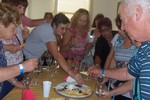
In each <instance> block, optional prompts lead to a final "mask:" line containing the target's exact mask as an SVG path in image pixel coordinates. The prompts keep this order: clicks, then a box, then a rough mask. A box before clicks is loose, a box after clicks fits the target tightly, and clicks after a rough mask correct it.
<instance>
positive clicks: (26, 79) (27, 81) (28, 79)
mask: <svg viewBox="0 0 150 100" xmlns="http://www.w3.org/2000/svg"><path fill="white" fill-rule="evenodd" d="M23 83H24V87H25V89H29V86H30V83H31V78H30V77H26V78H25V79H24V80H23Z"/></svg>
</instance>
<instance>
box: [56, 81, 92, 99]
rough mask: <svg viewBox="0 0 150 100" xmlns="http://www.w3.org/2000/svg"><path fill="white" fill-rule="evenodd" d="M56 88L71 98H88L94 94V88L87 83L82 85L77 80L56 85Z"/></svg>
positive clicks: (59, 92)
mask: <svg viewBox="0 0 150 100" xmlns="http://www.w3.org/2000/svg"><path fill="white" fill-rule="evenodd" d="M55 90H56V92H57V93H58V94H60V95H62V96H65V97H69V98H86V97H89V96H91V95H92V94H93V91H92V89H91V88H89V87H88V86H87V85H82V86H80V85H77V83H76V82H74V83H69V82H64V83H60V84H58V85H57V86H56V88H55Z"/></svg>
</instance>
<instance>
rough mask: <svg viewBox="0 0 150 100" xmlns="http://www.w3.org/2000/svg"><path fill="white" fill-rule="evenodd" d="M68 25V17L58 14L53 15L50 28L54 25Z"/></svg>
mask: <svg viewBox="0 0 150 100" xmlns="http://www.w3.org/2000/svg"><path fill="white" fill-rule="evenodd" d="M67 23H70V21H69V19H68V17H66V16H65V15H64V14H63V13H58V14H56V15H55V17H54V19H53V21H52V24H51V25H52V26H53V25H54V24H55V25H56V26H58V25H59V24H67Z"/></svg>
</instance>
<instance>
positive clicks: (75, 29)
mask: <svg viewBox="0 0 150 100" xmlns="http://www.w3.org/2000/svg"><path fill="white" fill-rule="evenodd" d="M88 29H89V12H88V11H87V10H85V9H79V10H77V11H76V12H75V14H74V15H73V17H72V18H71V25H70V28H69V29H68V31H67V32H66V33H65V34H64V36H63V38H62V44H61V45H60V50H61V53H62V55H63V56H64V58H66V59H67V61H68V64H70V65H71V64H72V61H75V63H77V64H79V63H80V62H81V60H82V59H83V58H84V55H85V51H86V44H87V35H88Z"/></svg>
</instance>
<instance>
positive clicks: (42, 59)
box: [39, 57, 44, 66]
mask: <svg viewBox="0 0 150 100" xmlns="http://www.w3.org/2000/svg"><path fill="white" fill-rule="evenodd" d="M43 63H44V58H43V57H41V58H39V65H40V66H42V65H43Z"/></svg>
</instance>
